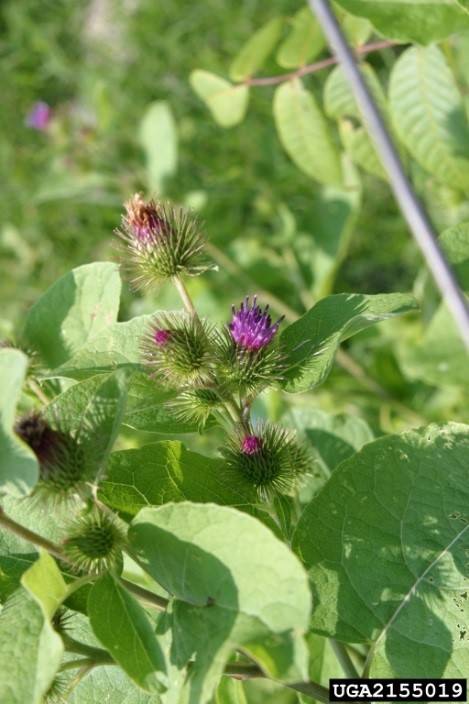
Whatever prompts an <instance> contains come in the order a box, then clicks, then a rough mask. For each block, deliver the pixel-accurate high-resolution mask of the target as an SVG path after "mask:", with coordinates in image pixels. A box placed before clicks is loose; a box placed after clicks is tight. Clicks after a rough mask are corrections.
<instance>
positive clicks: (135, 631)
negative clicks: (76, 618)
mask: <svg viewBox="0 0 469 704" xmlns="http://www.w3.org/2000/svg"><path fill="white" fill-rule="evenodd" d="M88 616H89V618H90V623H91V627H92V628H93V631H94V633H95V635H96V636H97V638H98V639H99V640H100V642H101V643H102V644H103V645H104V646H105V648H106V649H107V650H108V651H109V652H110V653H111V655H112V657H113V658H114V659H115V660H116V662H117V663H118V664H119V665H120V666H121V667H122V669H123V670H124V672H125V673H126V674H127V675H128V676H129V677H130V678H131V679H133V680H134V682H136V684H138V685H139V686H140V687H142V688H143V689H145V690H147V691H149V692H155V691H161V689H162V682H164V681H165V680H166V678H165V675H164V657H163V653H162V652H161V648H160V646H159V643H158V641H157V638H156V636H155V632H154V628H153V627H152V625H151V624H150V621H149V620H148V617H147V615H146V614H145V611H144V609H143V608H142V607H141V606H140V604H139V603H138V602H137V601H136V600H135V599H134V597H133V596H131V594H129V593H128V592H127V591H126V590H125V589H124V588H123V587H121V586H120V585H119V584H118V583H117V582H116V581H115V579H114V578H113V577H112V576H111V575H109V574H108V575H104V576H103V577H101V579H100V580H98V582H96V584H95V585H94V586H93V588H92V589H91V591H90V594H89V597H88Z"/></svg>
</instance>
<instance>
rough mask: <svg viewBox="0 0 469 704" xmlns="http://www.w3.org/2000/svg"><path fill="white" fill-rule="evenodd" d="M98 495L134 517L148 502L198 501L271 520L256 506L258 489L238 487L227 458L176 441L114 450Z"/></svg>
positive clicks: (113, 506)
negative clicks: (227, 465)
mask: <svg viewBox="0 0 469 704" xmlns="http://www.w3.org/2000/svg"><path fill="white" fill-rule="evenodd" d="M99 495H100V498H101V500H102V501H104V502H105V503H106V504H107V505H108V506H110V507H111V508H114V509H116V510H118V511H121V512H122V513H125V514H127V515H131V516H135V514H137V513H138V511H140V509H142V508H144V507H145V506H152V505H153V506H160V505H162V504H165V503H169V502H170V501H174V502H178V501H194V502H200V503H203V502H213V503H217V504H222V505H229V506H235V507H236V508H239V509H241V510H243V511H246V512H247V513H252V514H254V515H256V516H261V517H262V520H263V522H266V523H268V524H269V525H270V523H271V522H270V520H269V516H268V514H267V513H266V512H265V511H262V510H261V508H257V507H256V502H257V498H256V494H255V491H254V489H253V490H252V491H249V490H247V489H246V488H245V487H243V488H240V487H239V486H236V485H235V484H234V483H233V480H232V477H231V476H230V475H229V474H228V473H227V472H226V467H225V463H224V461H223V460H221V459H215V458H212V457H205V456H204V455H199V454H198V453H197V452H192V451H191V450H187V449H186V448H185V447H184V445H183V444H182V443H180V442H178V441H176V440H167V441H162V442H156V443H152V444H149V445H144V446H143V447H140V448H138V449H135V450H120V451H119V452H113V453H112V454H111V456H110V458H109V462H108V464H107V468H106V478H105V480H104V481H103V482H102V483H101V485H100V492H99Z"/></svg>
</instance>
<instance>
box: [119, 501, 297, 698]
mask: <svg viewBox="0 0 469 704" xmlns="http://www.w3.org/2000/svg"><path fill="white" fill-rule="evenodd" d="M129 540H130V544H131V547H132V550H133V551H134V553H135V554H136V556H137V557H138V559H139V561H140V563H141V565H142V566H143V567H144V568H145V569H146V570H147V571H148V573H149V574H150V575H151V576H152V577H153V578H154V579H156V580H157V581H158V582H159V583H160V584H161V585H162V586H163V587H164V588H165V589H166V590H167V591H168V592H169V593H170V594H173V595H174V604H173V606H174V615H173V634H174V638H175V644H174V648H175V650H174V652H175V657H177V659H178V661H179V663H180V665H181V666H182V665H183V664H184V663H185V662H187V661H188V660H189V659H190V658H192V657H194V656H195V657H194V661H193V663H192V665H191V670H190V677H189V679H188V683H187V688H186V691H187V702H188V704H204V703H205V702H207V701H209V700H210V697H211V696H212V693H213V691H214V688H215V686H216V684H217V682H218V680H219V677H220V674H221V672H222V669H223V667H224V665H225V663H226V660H227V658H228V657H229V655H230V653H231V652H232V651H233V650H234V649H235V648H237V647H240V646H242V647H243V649H244V650H246V651H247V652H249V653H251V654H252V655H253V656H254V657H255V658H256V659H257V660H258V661H259V662H260V663H261V664H262V667H264V668H265V669H266V670H267V672H269V673H270V674H272V675H273V676H274V677H276V678H277V679H282V678H285V679H290V678H292V679H295V678H296V679H301V678H303V677H304V676H305V674H306V673H305V671H304V668H305V665H306V659H305V656H306V651H305V645H304V641H303V640H302V638H301V637H300V636H301V634H302V633H304V631H305V629H306V628H307V625H308V622H309V612H310V594H309V590H308V586H307V582H306V581H305V575H304V572H303V570H302V568H301V566H300V564H299V563H298V562H297V561H296V559H295V557H294V555H293V554H292V553H291V552H290V550H289V549H288V548H287V546H286V545H284V544H283V543H282V542H280V541H279V540H278V539H277V538H276V537H275V536H274V535H273V534H272V533H271V532H270V531H269V530H268V529H267V528H266V527H265V526H264V525H262V523H260V522H259V521H257V520H256V519H254V518H252V517H251V516H248V515H246V514H245V513H241V512H239V511H236V510H235V509H233V508H227V507H226V506H216V505H213V504H191V503H177V504H166V505H165V506H162V507H161V508H145V509H142V511H140V513H139V514H138V515H137V516H136V518H134V520H133V522H132V524H131V527H130V529H129ZM247 546H249V549H246V548H247ZM176 654H177V655H176Z"/></svg>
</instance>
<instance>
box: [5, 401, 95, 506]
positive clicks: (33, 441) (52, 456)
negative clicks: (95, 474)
mask: <svg viewBox="0 0 469 704" xmlns="http://www.w3.org/2000/svg"><path fill="white" fill-rule="evenodd" d="M15 432H16V434H17V435H19V437H20V438H21V439H22V440H23V442H25V443H26V444H27V445H29V447H30V448H31V449H32V450H33V452H34V453H35V455H36V457H37V459H38V462H39V481H38V483H37V485H36V487H35V488H34V493H35V495H36V497H44V498H48V499H54V500H55V501H61V500H62V501H66V500H68V499H73V498H74V497H76V495H77V494H79V493H80V491H81V489H83V487H84V486H85V484H86V482H87V481H88V480H89V479H90V477H89V458H88V457H87V455H86V452H85V448H84V446H83V444H81V443H80V442H78V440H77V438H75V437H74V436H72V435H71V434H70V433H69V432H66V431H64V430H61V429H60V427H59V428H58V429H57V427H52V426H51V425H50V423H49V422H48V420H47V419H46V418H44V417H43V416H42V415H41V414H39V413H30V414H28V415H25V416H23V417H22V418H20V419H19V420H18V421H17V422H16V424H15Z"/></svg>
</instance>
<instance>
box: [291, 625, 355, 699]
mask: <svg viewBox="0 0 469 704" xmlns="http://www.w3.org/2000/svg"><path fill="white" fill-rule="evenodd" d="M306 642H307V644H308V650H309V666H308V672H309V679H310V680H312V681H313V682H317V683H318V684H322V686H323V687H328V686H329V679H331V678H332V677H334V678H342V677H343V676H344V672H343V670H342V668H341V666H340V665H339V663H338V661H337V657H336V655H335V653H334V651H333V649H332V645H331V642H330V640H329V639H328V638H323V637H322V636H318V635H317V634H316V633H308V635H307V636H306ZM299 699H300V702H302V704H303V703H304V704H311V697H308V696H306V695H300V696H299Z"/></svg>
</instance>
